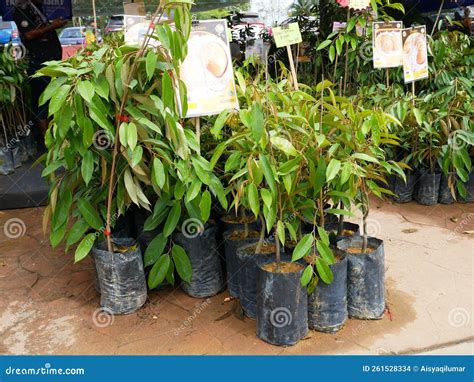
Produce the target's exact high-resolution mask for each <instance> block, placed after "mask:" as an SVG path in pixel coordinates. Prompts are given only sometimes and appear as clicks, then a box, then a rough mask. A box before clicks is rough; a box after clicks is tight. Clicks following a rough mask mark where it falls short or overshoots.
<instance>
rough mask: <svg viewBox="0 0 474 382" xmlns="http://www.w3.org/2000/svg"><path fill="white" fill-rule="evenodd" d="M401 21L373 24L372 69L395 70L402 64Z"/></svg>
mask: <svg viewBox="0 0 474 382" xmlns="http://www.w3.org/2000/svg"><path fill="white" fill-rule="evenodd" d="M402 28H403V23H402V22H401V21H394V22H387V23H386V22H375V23H373V31H374V32H373V40H372V44H373V52H374V68H375V69H380V68H396V67H398V66H402V64H403V41H402Z"/></svg>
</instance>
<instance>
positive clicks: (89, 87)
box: [77, 81, 95, 103]
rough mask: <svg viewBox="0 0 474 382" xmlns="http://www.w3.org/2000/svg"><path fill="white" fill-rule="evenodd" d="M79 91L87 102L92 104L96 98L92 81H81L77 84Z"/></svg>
mask: <svg viewBox="0 0 474 382" xmlns="http://www.w3.org/2000/svg"><path fill="white" fill-rule="evenodd" d="M77 91H78V92H79V94H80V95H81V97H82V98H84V99H85V100H86V102H88V103H91V102H92V98H94V94H95V89H94V85H93V84H92V83H91V82H90V81H79V82H78V83H77Z"/></svg>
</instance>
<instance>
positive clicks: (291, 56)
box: [286, 45, 300, 90]
mask: <svg viewBox="0 0 474 382" xmlns="http://www.w3.org/2000/svg"><path fill="white" fill-rule="evenodd" d="M286 51H287V53H288V59H289V60H290V69H291V75H292V77H293V83H294V85H295V90H300V88H299V85H298V77H297V75H296V69H295V62H294V61H293V52H292V51H291V46H290V45H287V47H286Z"/></svg>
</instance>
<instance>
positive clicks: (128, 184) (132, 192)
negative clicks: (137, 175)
mask: <svg viewBox="0 0 474 382" xmlns="http://www.w3.org/2000/svg"><path fill="white" fill-rule="evenodd" d="M123 180H124V182H125V189H126V190H127V194H128V196H130V199H132V201H133V203H135V204H137V205H138V204H139V203H138V192H137V186H136V185H135V182H134V181H133V177H132V174H131V173H130V170H129V169H128V168H127V169H126V170H125V173H124V175H123Z"/></svg>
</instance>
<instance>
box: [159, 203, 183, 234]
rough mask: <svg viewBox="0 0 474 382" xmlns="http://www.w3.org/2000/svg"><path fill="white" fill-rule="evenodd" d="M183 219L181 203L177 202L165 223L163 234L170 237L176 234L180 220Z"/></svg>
mask: <svg viewBox="0 0 474 382" xmlns="http://www.w3.org/2000/svg"><path fill="white" fill-rule="evenodd" d="M180 217H181V203H180V202H179V201H177V202H175V203H174V205H173V208H172V209H171V211H170V213H169V215H168V218H167V219H166V222H165V227H164V229H163V234H164V235H165V236H166V237H168V236H171V234H172V233H173V232H174V230H175V228H176V226H177V225H178V221H179V218H180Z"/></svg>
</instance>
